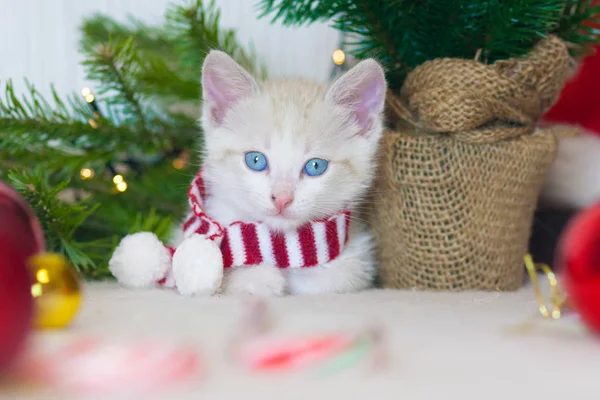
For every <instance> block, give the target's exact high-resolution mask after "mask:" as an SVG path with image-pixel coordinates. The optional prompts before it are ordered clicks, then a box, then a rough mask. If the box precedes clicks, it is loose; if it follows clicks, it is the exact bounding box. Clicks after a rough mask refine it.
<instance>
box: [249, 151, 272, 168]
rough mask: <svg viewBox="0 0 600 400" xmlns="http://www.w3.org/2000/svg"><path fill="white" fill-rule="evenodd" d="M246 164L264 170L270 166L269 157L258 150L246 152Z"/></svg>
mask: <svg viewBox="0 0 600 400" xmlns="http://www.w3.org/2000/svg"><path fill="white" fill-rule="evenodd" d="M246 165H247V166H248V168H250V169H251V170H253V171H258V172H260V171H264V170H265V169H267V168H268V167H269V164H268V163H267V157H265V155H264V154H263V153H259V152H258V151H249V152H247V153H246Z"/></svg>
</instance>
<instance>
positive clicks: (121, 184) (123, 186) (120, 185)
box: [117, 181, 127, 192]
mask: <svg viewBox="0 0 600 400" xmlns="http://www.w3.org/2000/svg"><path fill="white" fill-rule="evenodd" d="M117 190H118V191H119V192H124V191H126V190H127V182H125V181H123V182H119V183H117Z"/></svg>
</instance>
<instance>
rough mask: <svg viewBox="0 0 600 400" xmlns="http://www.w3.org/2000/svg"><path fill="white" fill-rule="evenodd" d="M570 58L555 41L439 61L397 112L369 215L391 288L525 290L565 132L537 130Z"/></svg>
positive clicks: (416, 80)
mask: <svg viewBox="0 0 600 400" xmlns="http://www.w3.org/2000/svg"><path fill="white" fill-rule="evenodd" d="M568 66H569V56H568V52H567V50H566V47H565V46H564V44H563V43H562V42H561V41H560V40H558V39H556V38H553V37H551V38H549V39H547V40H544V41H543V42H541V43H540V44H539V45H538V46H537V47H536V48H535V49H534V50H533V51H532V52H531V53H530V54H529V56H528V57H526V58H524V59H518V60H506V61H502V62H498V63H496V64H494V65H484V64H482V63H479V62H477V61H475V60H462V59H439V60H433V61H431V62H428V63H425V64H423V65H422V66H420V67H419V68H417V69H416V70H415V71H413V72H412V73H411V74H410V75H409V76H408V78H407V80H406V82H405V84H404V86H403V88H402V91H401V95H400V97H399V98H395V97H393V96H392V97H390V99H389V104H388V105H389V109H391V110H392V111H394V113H395V115H396V116H399V117H400V120H399V123H398V125H397V129H396V131H393V132H387V133H386V134H385V135H384V138H383V139H382V144H381V158H380V166H379V173H378V177H377V180H376V183H375V186H374V190H373V199H372V201H371V204H372V205H373V207H372V209H371V210H370V215H369V219H370V222H371V224H372V228H373V231H374V233H375V237H376V240H377V246H378V257H379V261H380V281H381V283H382V285H383V286H384V287H388V288H418V289H426V290H451V291H458V290H515V289H518V288H519V287H520V286H521V285H522V283H523V278H524V268H523V257H524V255H525V254H526V253H527V250H528V249H527V245H528V239H529V235H530V232H531V226H532V218H533V213H534V210H535V208H536V203H537V199H538V196H539V193H540V190H541V186H542V184H543V182H544V179H545V178H546V174H547V171H548V169H549V167H550V166H551V163H552V162H553V160H554V157H555V154H556V147H557V139H556V136H555V134H554V132H552V131H551V130H545V129H536V123H537V121H538V119H539V117H540V116H541V115H542V114H543V113H544V112H545V111H546V110H547V109H548V108H549V107H550V106H551V105H552V104H553V103H554V101H555V100H556V98H557V96H558V94H559V92H560V89H561V88H562V86H563V84H564V80H565V78H566V75H567V72H568Z"/></svg>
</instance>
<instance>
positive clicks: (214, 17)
mask: <svg viewBox="0 0 600 400" xmlns="http://www.w3.org/2000/svg"><path fill="white" fill-rule="evenodd" d="M165 18H166V21H167V22H166V26H167V30H168V31H169V32H171V33H172V34H173V38H174V40H175V41H176V43H178V46H177V47H175V50H176V52H177V54H178V55H179V57H180V63H181V66H182V67H184V68H185V67H187V68H189V69H190V70H191V71H200V67H201V66H202V61H203V60H204V57H205V56H206V54H207V53H208V52H209V51H210V50H212V49H219V50H222V51H224V52H226V53H227V54H229V55H230V56H231V57H233V58H234V59H235V60H236V61H237V62H238V63H240V65H241V66H242V67H244V68H245V69H246V70H248V71H249V72H250V73H253V74H255V75H258V76H260V77H262V78H265V77H266V68H265V67H264V66H263V65H260V64H259V63H258V61H257V57H256V54H255V52H254V50H253V49H252V48H250V49H249V50H247V49H245V48H244V47H242V46H241V45H240V43H239V40H238V38H237V35H236V33H235V31H234V30H233V29H223V28H222V27H220V23H221V12H220V10H219V9H218V8H217V7H216V5H215V0H209V1H208V2H206V1H203V0H185V1H184V2H183V4H182V5H175V4H172V5H171V6H170V7H169V9H168V10H167V12H166V16H165ZM196 77H197V78H198V79H199V77H200V75H199V74H197V75H196Z"/></svg>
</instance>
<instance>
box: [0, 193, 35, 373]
mask: <svg viewBox="0 0 600 400" xmlns="http://www.w3.org/2000/svg"><path fill="white" fill-rule="evenodd" d="M43 249H44V238H43V234H42V230H41V228H40V226H39V223H38V222H37V220H36V218H35V215H34V214H33V211H32V210H31V208H30V207H29V206H28V205H27V203H26V202H25V201H24V200H23V198H22V197H21V196H19V194H18V193H17V192H16V191H14V190H13V189H12V188H11V187H10V186H8V185H7V184H5V183H3V182H0V372H2V371H4V370H6V369H7V368H8V367H9V365H10V364H11V362H12V361H14V360H15V358H16V357H17V356H18V355H19V353H20V351H21V350H22V349H23V346H24V344H25V341H26V339H27V336H28V333H29V332H30V331H31V326H32V321H33V316H34V301H33V298H32V296H31V283H32V281H31V277H30V275H29V270H28V269H27V265H26V262H27V259H28V258H29V257H31V256H32V255H34V254H36V253H38V252H40V251H42V250H43Z"/></svg>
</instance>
